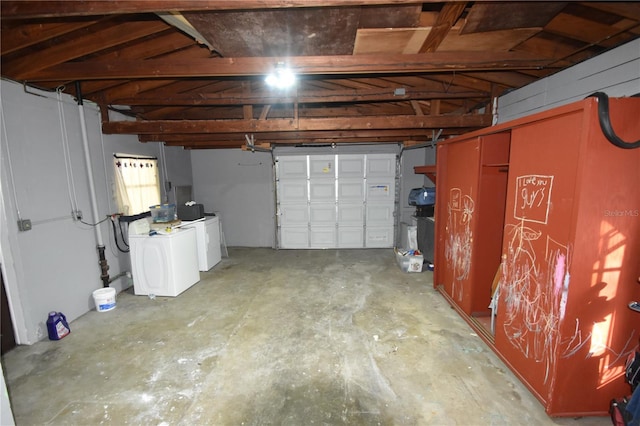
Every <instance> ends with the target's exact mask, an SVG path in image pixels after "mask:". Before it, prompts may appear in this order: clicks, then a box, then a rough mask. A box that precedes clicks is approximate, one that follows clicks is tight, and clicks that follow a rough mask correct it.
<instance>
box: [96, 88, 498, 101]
mask: <svg viewBox="0 0 640 426" xmlns="http://www.w3.org/2000/svg"><path fill="white" fill-rule="evenodd" d="M404 89H405V91H404V92H405V94H404V95H396V94H395V93H394V90H395V89H394V88H392V87H389V88H378V89H359V90H326V91H303V92H298V93H296V94H295V95H283V96H274V94H273V92H270V91H269V92H254V93H249V94H246V93H244V94H243V93H201V92H199V93H186V94H185V93H183V94H176V95H169V96H153V97H151V96H145V95H144V94H143V95H140V96H133V97H127V98H115V97H114V96H110V94H108V96H109V98H110V99H111V101H112V102H113V103H117V104H120V105H132V106H133V105H184V106H204V105H246V104H253V105H256V104H260V105H262V104H271V105H273V104H292V103H294V102H298V103H300V104H307V103H310V104H314V103H345V102H377V101H405V100H428V99H465V98H478V99H482V98H488V97H489V96H490V93H489V92H480V91H464V92H453V91H452V92H444V91H434V90H429V89H424V88H419V87H406V88H404Z"/></svg>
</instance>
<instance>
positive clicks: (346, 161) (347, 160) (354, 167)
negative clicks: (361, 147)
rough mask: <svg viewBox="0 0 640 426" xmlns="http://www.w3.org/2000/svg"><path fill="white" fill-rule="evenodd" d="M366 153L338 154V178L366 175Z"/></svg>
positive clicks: (360, 177)
mask: <svg viewBox="0 0 640 426" xmlns="http://www.w3.org/2000/svg"><path fill="white" fill-rule="evenodd" d="M364 158H365V157H364V155H344V156H343V155H340V156H338V178H339V179H342V178H359V179H360V180H362V178H363V177H364Z"/></svg>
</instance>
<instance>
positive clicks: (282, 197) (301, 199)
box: [278, 180, 307, 204]
mask: <svg viewBox="0 0 640 426" xmlns="http://www.w3.org/2000/svg"><path fill="white" fill-rule="evenodd" d="M278 198H279V201H280V204H302V203H304V204H306V203H307V181H306V180H303V181H299V180H281V181H280V182H278Z"/></svg>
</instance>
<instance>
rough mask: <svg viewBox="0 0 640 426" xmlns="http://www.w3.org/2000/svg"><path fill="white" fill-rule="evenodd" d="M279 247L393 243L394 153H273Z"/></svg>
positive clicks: (296, 247) (337, 246)
mask: <svg viewBox="0 0 640 426" xmlns="http://www.w3.org/2000/svg"><path fill="white" fill-rule="evenodd" d="M276 180H277V204H278V237H279V242H278V244H279V247H280V248H283V249H300V248H314V249H315V248H318V249H320V248H365V247H393V242H394V224H395V205H396V200H395V196H396V156H395V154H338V155H287V156H279V157H276Z"/></svg>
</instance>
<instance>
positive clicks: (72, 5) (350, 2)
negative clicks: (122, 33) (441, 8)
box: [0, 0, 435, 19]
mask: <svg viewBox="0 0 640 426" xmlns="http://www.w3.org/2000/svg"><path fill="white" fill-rule="evenodd" d="M431 1H435V0H431ZM418 3H424V2H423V1H416V0H241V1H238V0H197V1H193V0H110V1H105V0H94V1H86V0H55V1H53V0H52V1H46V0H45V1H35V0H33V1H25V0H2V1H0V5H1V13H2V19H33V18H51V17H58V16H86V15H109V14H126V13H157V12H174V11H181V12H187V11H189V12H191V11H213V10H238V9H273V8H293V7H295V8H299V7H328V6H334V7H336V6H371V5H402V4H418Z"/></svg>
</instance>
